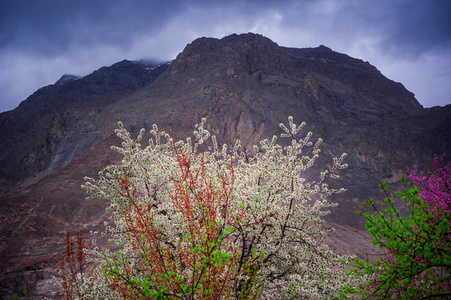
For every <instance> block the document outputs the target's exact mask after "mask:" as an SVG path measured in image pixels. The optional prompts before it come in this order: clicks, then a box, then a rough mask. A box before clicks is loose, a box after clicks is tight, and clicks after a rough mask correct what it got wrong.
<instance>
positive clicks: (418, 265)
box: [354, 158, 451, 299]
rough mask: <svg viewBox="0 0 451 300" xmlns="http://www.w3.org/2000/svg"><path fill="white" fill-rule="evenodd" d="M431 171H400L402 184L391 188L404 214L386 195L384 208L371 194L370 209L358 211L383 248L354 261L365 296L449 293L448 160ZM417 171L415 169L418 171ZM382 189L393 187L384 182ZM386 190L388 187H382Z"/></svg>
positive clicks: (438, 295) (450, 221)
mask: <svg viewBox="0 0 451 300" xmlns="http://www.w3.org/2000/svg"><path fill="white" fill-rule="evenodd" d="M435 164H436V172H435V173H428V174H426V175H425V174H423V173H420V174H418V171H417V170H416V169H414V170H413V171H412V172H410V174H409V175H408V178H409V179H410V180H412V182H413V183H414V184H416V185H417V186H415V185H413V184H412V183H411V182H408V181H407V178H406V177H403V178H402V179H403V183H404V187H405V188H404V190H403V191H400V192H397V193H396V194H397V195H398V196H399V197H400V198H401V199H402V200H403V201H404V204H405V205H406V207H407V208H408V210H409V215H407V216H404V215H402V214H401V213H400V211H399V210H398V209H396V208H395V201H394V200H393V199H392V198H390V197H388V196H387V197H386V198H385V202H386V203H387V204H388V208H386V209H383V208H382V206H381V208H380V209H378V208H377V205H376V204H375V202H374V201H373V200H372V199H371V200H370V201H368V202H366V203H365V204H366V205H367V206H368V207H371V208H373V209H374V212H373V213H372V214H370V213H363V214H362V213H360V212H359V213H360V214H361V215H362V216H363V217H365V218H366V219H367V228H368V230H369V231H370V233H371V234H372V235H373V236H374V238H373V243H374V244H375V245H377V246H378V247H379V248H380V249H382V250H384V252H383V254H381V255H380V256H379V260H376V261H375V262H369V261H358V262H357V264H356V265H357V266H358V270H356V271H354V273H355V274H354V275H357V276H364V275H366V276H368V282H367V284H366V285H361V286H360V293H361V294H362V295H363V296H364V297H366V298H370V299H385V298H388V297H391V298H396V299H425V298H443V299H444V298H445V297H450V296H451V218H450V187H451V181H450V179H451V177H450V174H451V173H450V170H451V169H450V165H449V164H448V165H447V166H446V167H443V168H440V166H439V164H438V160H437V158H436V159H435ZM417 174H418V175H417ZM381 188H382V190H383V191H385V192H388V191H389V190H391V189H392V188H393V187H391V186H389V185H388V184H386V183H384V184H382V185H381ZM387 194H388V193H387Z"/></svg>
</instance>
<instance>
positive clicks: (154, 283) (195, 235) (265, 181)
mask: <svg viewBox="0 0 451 300" xmlns="http://www.w3.org/2000/svg"><path fill="white" fill-rule="evenodd" d="M288 122H289V123H288V126H286V125H284V124H280V127H281V129H282V131H283V134H282V135H281V137H287V138H289V139H290V143H289V145H288V146H285V147H283V146H281V145H279V144H278V141H277V139H278V136H276V135H275V136H273V138H272V139H271V140H268V139H266V138H265V139H263V140H261V141H260V144H259V145H254V147H253V149H252V154H250V153H251V152H249V151H248V150H245V149H243V148H242V147H241V143H240V140H239V139H238V140H237V141H236V142H235V143H234V144H224V145H222V147H219V145H218V143H217V140H216V137H215V135H211V134H210V132H209V131H208V130H206V129H205V123H206V119H205V118H203V119H202V121H201V123H200V124H198V125H196V126H195V128H194V130H193V135H194V138H191V137H188V138H187V139H186V140H178V141H176V140H175V139H174V138H173V136H171V135H170V134H169V133H167V132H162V131H159V130H158V126H157V125H153V127H152V129H151V130H150V134H151V137H150V138H149V140H148V143H147V144H145V143H144V141H143V140H144V136H145V134H146V132H145V130H144V129H142V130H141V131H140V133H139V135H138V136H137V138H135V139H133V138H132V137H131V136H130V133H129V132H128V131H127V130H126V129H125V128H124V125H123V124H122V122H118V125H119V129H117V130H116V134H117V135H118V136H119V137H120V138H121V139H122V145H121V147H116V146H113V147H112V148H113V150H115V151H117V152H119V153H121V154H122V155H123V159H122V163H121V164H119V165H110V166H107V167H106V168H104V169H102V170H101V171H100V172H99V179H92V178H85V184H84V186H83V188H84V189H85V190H86V191H87V192H88V193H89V194H90V196H89V197H88V198H89V199H96V198H106V199H108V200H110V205H109V207H108V210H109V211H110V212H111V221H110V224H109V226H107V227H106V229H105V232H104V233H102V234H103V235H108V236H110V238H111V239H110V241H111V242H112V246H111V247H110V248H103V249H101V248H99V247H96V248H94V249H93V250H90V251H89V255H88V256H89V257H90V258H91V260H92V261H93V262H94V263H95V264H97V265H100V267H99V268H97V271H96V273H95V275H94V276H93V277H91V278H88V279H86V280H85V283H84V284H83V286H82V287H81V290H82V294H83V295H84V299H98V298H108V299H124V298H126V299H154V298H155V299H157V298H165V299H166V298H168V299H172V298H174V299H175V298H180V299H210V298H211V299H231V298H236V299H252V298H259V299H277V298H293V299H300V298H302V299H325V298H337V297H339V296H340V295H342V294H343V293H342V292H341V291H342V290H343V289H344V287H346V286H349V285H351V284H353V279H351V278H350V277H349V276H348V275H347V274H346V273H345V272H344V268H345V267H346V266H347V265H348V264H349V263H350V262H351V261H352V260H353V259H354V257H352V256H342V255H339V254H337V253H335V252H334V251H333V250H332V249H330V248H329V247H328V246H327V245H326V244H325V243H324V240H325V237H326V235H327V234H329V233H330V232H332V231H333V229H332V228H329V227H327V226H326V225H325V224H324V220H323V216H325V215H327V214H328V213H330V209H331V208H333V207H335V206H336V205H337V204H336V203H332V202H331V201H330V197H331V195H333V194H337V193H342V192H344V191H345V189H343V188H340V189H335V188H331V187H330V185H329V184H328V179H329V178H338V177H339V176H338V174H337V171H338V170H340V169H343V168H346V166H347V165H346V164H344V163H343V161H344V159H345V157H346V153H344V154H343V155H341V157H338V158H337V157H336V158H334V159H333V164H332V167H331V168H329V169H328V170H324V171H322V172H318V175H317V177H316V178H314V179H313V180H307V179H306V177H307V176H306V175H309V176H308V178H312V173H308V172H309V171H311V170H309V169H310V168H311V167H312V166H313V165H314V163H315V161H316V160H317V159H318V158H319V155H320V153H321V150H320V145H321V143H322V139H321V138H319V139H318V140H317V141H316V142H315V143H312V142H311V141H310V140H311V138H312V132H308V133H307V134H306V135H305V136H304V137H303V138H300V139H298V138H297V135H298V134H299V131H301V129H302V128H303V127H304V126H305V123H302V124H300V125H297V124H296V123H295V122H294V121H293V117H291V116H290V117H289V118H288Z"/></svg>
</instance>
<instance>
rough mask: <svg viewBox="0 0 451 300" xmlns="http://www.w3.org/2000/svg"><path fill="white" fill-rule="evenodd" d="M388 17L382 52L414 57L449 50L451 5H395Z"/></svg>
mask: <svg viewBox="0 0 451 300" xmlns="http://www.w3.org/2000/svg"><path fill="white" fill-rule="evenodd" d="M375 2H377V1H375ZM388 17H389V20H387V21H386V23H387V24H388V25H389V26H386V27H385V30H387V32H388V34H387V38H386V39H384V40H383V41H382V42H381V47H382V48H384V49H392V50H393V51H396V52H397V53H402V54H403V55H405V54H409V55H413V56H417V55H420V54H421V53H424V52H429V51H446V50H450V47H451V1H449V0H435V1H423V0H414V1H394V4H393V7H392V11H391V12H390V13H389V14H388Z"/></svg>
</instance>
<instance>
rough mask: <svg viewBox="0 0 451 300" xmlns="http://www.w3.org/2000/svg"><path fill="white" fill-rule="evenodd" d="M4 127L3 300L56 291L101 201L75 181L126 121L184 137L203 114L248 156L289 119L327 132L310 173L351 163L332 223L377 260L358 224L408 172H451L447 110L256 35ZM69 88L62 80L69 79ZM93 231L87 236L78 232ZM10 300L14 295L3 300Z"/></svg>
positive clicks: (195, 48) (128, 76) (68, 92)
mask: <svg viewBox="0 0 451 300" xmlns="http://www.w3.org/2000/svg"><path fill="white" fill-rule="evenodd" d="M62 79H63V80H61V81H60V82H59V83H58V84H55V85H51V86H48V87H45V88H42V89H40V90H38V91H37V92H35V93H34V94H33V95H31V96H30V97H29V98H28V99H27V100H25V101H24V102H23V103H22V104H21V105H20V106H19V107H18V108H16V109H15V110H13V111H10V112H6V113H2V114H0V128H1V129H2V133H3V135H2V136H1V137H0V189H1V200H0V220H1V225H0V269H1V275H0V294H1V295H11V294H12V293H13V291H20V290H23V289H24V288H26V287H31V288H33V289H34V290H35V291H37V292H38V293H39V294H41V295H50V293H51V291H52V290H53V289H54V288H53V287H52V285H51V284H52V280H51V277H52V275H53V274H54V273H55V271H56V270H57V267H58V262H59V261H60V259H61V258H62V257H63V254H64V244H63V237H64V232H65V230H70V231H72V232H76V231H78V230H84V231H85V232H88V231H89V230H97V229H99V228H101V226H102V224H103V220H104V219H105V218H106V212H105V209H104V208H105V205H106V204H105V203H106V202H105V201H102V200H98V201H91V202H87V201H84V197H85V195H84V192H83V191H82V190H81V189H80V185H81V183H82V182H83V176H85V175H88V176H96V172H97V170H98V169H99V168H101V167H102V166H105V165H107V164H110V163H114V162H118V161H119V160H120V157H119V156H117V155H116V154H115V153H114V152H112V151H111V150H109V145H110V144H117V143H118V142H119V141H118V139H117V138H116V137H115V136H114V132H113V130H114V128H115V127H116V120H117V119H118V118H119V119H121V120H122V121H123V122H124V124H125V126H126V127H127V128H129V129H130V131H131V132H132V134H133V133H137V131H138V130H139V129H140V128H141V127H143V126H144V127H147V128H150V127H151V124H152V123H157V124H158V125H159V127H160V128H162V129H170V128H172V129H173V130H174V132H175V133H176V134H177V135H178V136H179V137H184V136H186V134H187V133H189V132H190V129H191V128H192V127H193V125H194V124H196V123H197V122H199V121H200V118H201V117H202V116H203V115H204V114H207V122H208V129H209V130H211V131H214V132H215V133H216V135H217V136H218V140H228V139H232V140H233V139H235V138H236V137H237V136H238V134H240V135H241V139H242V142H243V145H244V146H250V145H251V144H252V143H253V142H258V140H259V139H260V138H262V137H264V136H272V135H273V134H274V132H275V131H276V130H277V128H278V123H279V122H280V121H285V120H286V119H287V116H288V115H289V114H290V113H291V114H293V115H294V117H295V120H298V121H299V122H301V121H304V120H305V119H308V121H307V127H308V128H307V129H313V128H316V131H315V135H316V136H317V137H319V136H320V134H321V132H324V140H325V142H324V144H323V148H322V149H323V155H322V158H321V159H320V160H319V162H318V168H320V167H325V166H326V165H327V164H328V163H330V162H331V156H332V155H334V156H339V155H340V154H341V153H343V152H345V151H347V152H348V158H347V163H348V164H349V167H348V168H347V169H346V170H344V171H343V172H342V179H341V180H340V181H338V182H335V184H337V185H339V186H345V187H347V188H348V191H347V192H346V193H344V194H342V195H340V197H336V198H334V199H333V200H334V201H336V202H338V203H339V207H337V208H336V209H334V211H333V213H332V214H331V215H330V216H329V217H328V221H329V222H330V224H331V225H332V226H335V227H337V232H336V233H335V234H334V235H332V236H331V238H330V239H329V241H328V242H329V243H330V245H331V246H333V247H335V248H336V249H337V251H340V252H343V253H357V254H359V255H361V256H364V255H366V254H368V253H369V252H372V251H374V249H372V248H371V243H370V242H369V239H368V236H367V235H366V234H365V232H364V230H363V226H364V224H363V220H361V219H359V218H358V217H356V216H355V210H356V209H358V207H359V205H360V203H361V202H362V201H365V200H367V199H368V198H369V197H374V198H378V197H380V196H381V195H380V194H379V191H378V188H377V186H378V184H379V183H380V182H381V181H389V182H393V183H395V182H397V181H398V180H399V177H400V175H401V174H402V173H403V172H405V170H406V169H407V168H411V167H412V166H413V165H414V164H419V165H420V166H427V165H428V164H430V163H431V162H432V157H433V155H434V154H437V155H438V156H439V157H440V158H442V159H446V160H450V159H451V151H450V149H451V118H450V116H451V105H448V106H446V107H435V108H430V109H424V108H423V107H422V106H421V105H420V104H419V103H418V101H417V100H416V99H415V97H414V95H413V94H412V93H411V92H409V91H407V90H406V89H405V88H404V86H403V85H402V84H400V83H396V82H393V81H391V80H389V79H388V78H386V77H385V76H383V75H382V74H381V73H380V72H379V71H378V70H377V69H376V68H375V67H373V66H371V65H370V64H369V63H368V62H364V61H362V60H359V59H355V58H352V57H349V56H347V55H345V54H340V53H337V52H334V51H332V50H331V49H329V48H327V47H325V46H319V47H317V48H306V49H294V48H284V47H280V46H278V45H277V44H276V43H274V42H272V41H271V40H269V39H267V38H265V37H263V36H260V35H255V34H245V35H231V36H228V37H225V38H223V39H213V38H200V39H197V40H195V41H193V42H192V43H191V44H189V45H187V46H186V48H185V49H184V51H183V52H182V53H180V54H179V55H178V56H177V58H176V59H175V60H174V61H173V62H172V63H171V64H170V65H167V64H163V65H160V66H151V67H149V66H147V65H143V64H139V63H133V62H129V61H123V62H120V63H117V64H115V65H113V66H111V67H105V68H101V69H100V70H98V71H96V72H94V73H93V74H91V75H88V76H86V77H84V78H81V79H77V78H73V77H69V78H62ZM65 79H68V80H65ZM85 224H87V229H86V228H85V226H84V225H85ZM5 297H6V298H5V299H8V298H7V297H8V296H5Z"/></svg>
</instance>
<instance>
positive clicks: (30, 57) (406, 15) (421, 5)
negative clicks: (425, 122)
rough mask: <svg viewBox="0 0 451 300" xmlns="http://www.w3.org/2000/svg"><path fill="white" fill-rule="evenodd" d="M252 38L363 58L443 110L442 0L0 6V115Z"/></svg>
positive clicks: (448, 31)
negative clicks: (66, 86)
mask: <svg viewBox="0 0 451 300" xmlns="http://www.w3.org/2000/svg"><path fill="white" fill-rule="evenodd" d="M247 32H254V33H260V34H262V35H264V36H266V37H268V38H270V39H271V40H273V41H274V42H276V43H277V44H279V45H280V46H287V47H296V48H303V47H317V46H319V45H325V46H327V47H329V48H331V49H332V50H334V51H338V52H341V53H346V54H348V55H350V56H352V57H355V58H360V59H363V60H364V61H369V62H370V63H371V64H372V65H374V66H376V67H377V68H378V69H379V70H380V71H381V72H382V73H383V74H384V75H385V76H387V77H388V78H390V79H392V80H395V81H398V82H401V83H402V84H404V86H405V87H406V88H407V89H408V90H410V91H411V92H413V93H414V94H415V95H416V98H417V99H418V101H419V102H420V103H421V104H422V105H423V106H424V107H431V106H435V105H442V106H443V105H446V104H450V103H451V1H450V0H349V1H348V0H287V1H283V0H279V1H274V0H270V1H266V0H264V1H258V0H241V1H239V0H230V1H225V0H218V1H214V0H202V1H186V0H185V1H182V0H160V1H151V0H96V1H92V0H66V1H61V0H53V1H50V0H39V1H37V0H0V112H2V111H6V110H11V109H14V108H15V107H17V105H18V104H19V103H20V102H21V101H22V100H25V98H27V97H28V96H29V95H30V94H32V93H33V92H34V91H35V90H37V89H38V88H40V87H42V86H45V85H48V84H53V83H54V82H55V81H57V80H58V79H59V78H60V77H61V76H62V75H63V74H65V73H69V74H75V75H81V76H83V75H87V74H90V73H92V72H93V71H95V70H96V69H98V68H100V67H102V66H109V65H111V64H113V63H116V62H118V61H121V60H123V59H129V60H139V59H156V60H161V61H168V60H172V59H174V58H175V57H176V56H177V54H178V53H180V52H181V51H182V50H183V49H184V47H185V46H186V44H188V43H190V42H192V41H193V40H194V39H196V38H198V37H202V36H207V37H216V38H222V37H224V36H227V35H229V34H232V33H238V34H239V33H247Z"/></svg>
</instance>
